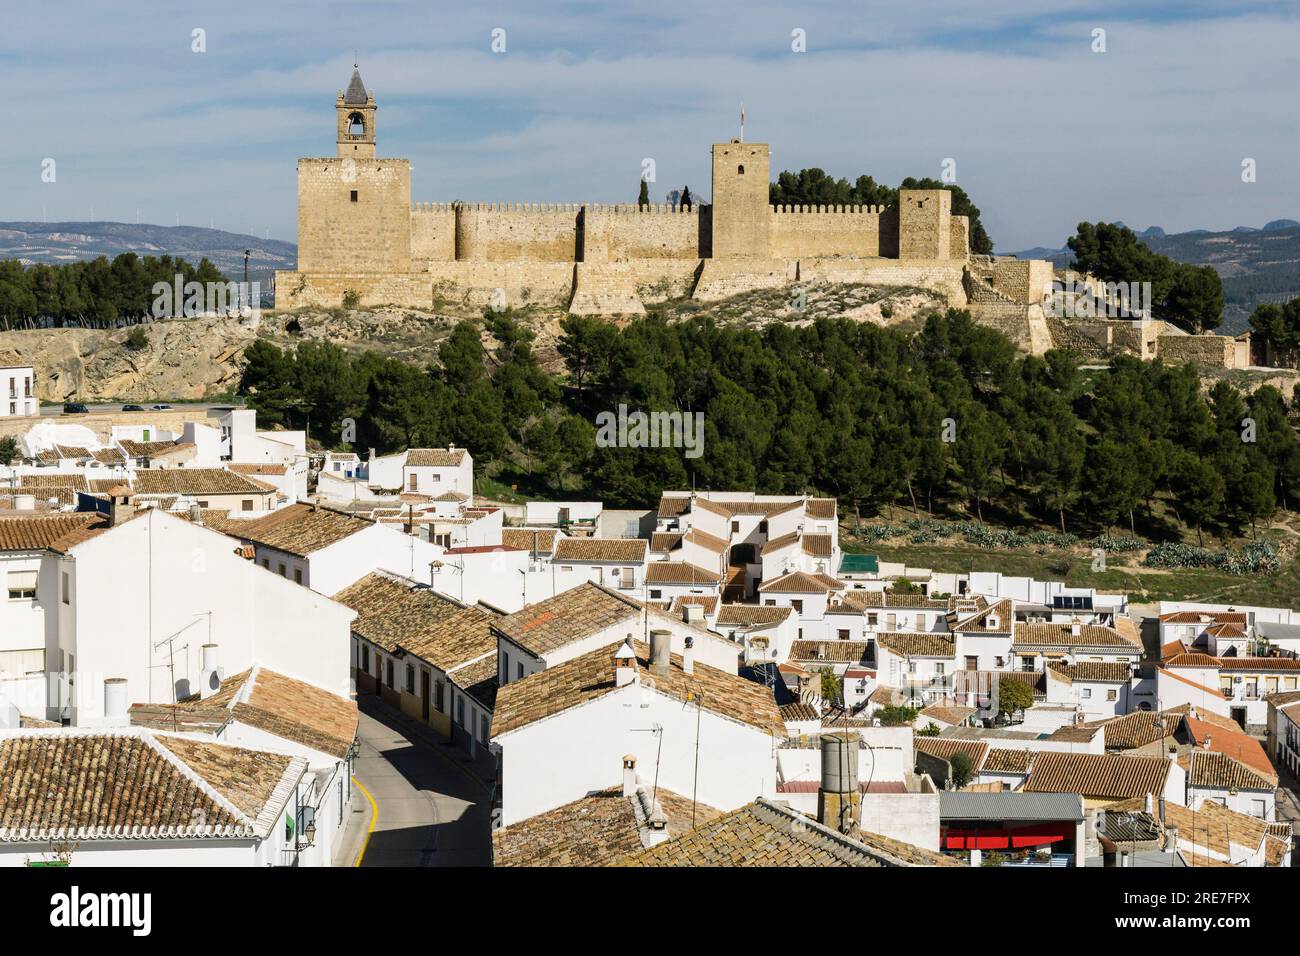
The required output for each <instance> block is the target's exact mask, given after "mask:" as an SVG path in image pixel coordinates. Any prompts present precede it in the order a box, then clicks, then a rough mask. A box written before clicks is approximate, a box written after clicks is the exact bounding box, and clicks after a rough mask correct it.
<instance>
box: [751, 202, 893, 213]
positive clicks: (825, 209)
mask: <svg viewBox="0 0 1300 956" xmlns="http://www.w3.org/2000/svg"><path fill="white" fill-rule="evenodd" d="M888 208H889V207H888V206H867V205H857V204H853V205H847V206H845V205H831V206H790V205H774V206H772V212H773V213H774V214H775V215H778V216H792V215H809V214H814V213H815V214H818V215H823V216H825V215H839V216H880V215H883V214H884V212H885V210H886V209H888Z"/></svg>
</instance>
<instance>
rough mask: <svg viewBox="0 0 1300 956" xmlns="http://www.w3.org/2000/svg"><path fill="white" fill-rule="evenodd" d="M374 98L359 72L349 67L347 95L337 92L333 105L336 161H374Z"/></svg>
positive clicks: (375, 108) (354, 66) (355, 67)
mask: <svg viewBox="0 0 1300 956" xmlns="http://www.w3.org/2000/svg"><path fill="white" fill-rule="evenodd" d="M378 109H379V107H377V106H375V98H374V96H373V95H372V94H370V93H368V92H366V86H365V84H364V83H362V82H361V70H359V69H358V68H357V65H356V64H355V63H354V64H353V65H352V81H351V82H350V83H348V88H347V92H345V93H340V94H339V98H338V100H337V101H336V102H335V104H334V110H335V112H336V113H337V114H338V124H339V139H338V145H339V158H340V159H342V158H345V157H350V158H352V159H374V158H375V111H376V110H378Z"/></svg>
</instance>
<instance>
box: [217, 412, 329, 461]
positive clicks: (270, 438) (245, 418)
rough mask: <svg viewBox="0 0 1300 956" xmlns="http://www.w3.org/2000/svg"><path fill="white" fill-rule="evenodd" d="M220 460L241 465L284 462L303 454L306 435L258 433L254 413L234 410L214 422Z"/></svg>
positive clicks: (284, 432) (289, 432)
mask: <svg viewBox="0 0 1300 956" xmlns="http://www.w3.org/2000/svg"><path fill="white" fill-rule="evenodd" d="M218 427H219V428H220V430H221V449H222V458H224V459H225V460H226V461H235V462H240V463H241V464H255V463H258V462H276V463H280V462H288V461H293V460H295V459H297V458H301V457H305V456H306V454H307V433H306V432H301V431H259V430H258V428H257V412H255V411H254V410H253V409H251V408H234V409H231V410H230V411H229V412H227V413H226V414H224V415H222V416H221V418H220V419H218Z"/></svg>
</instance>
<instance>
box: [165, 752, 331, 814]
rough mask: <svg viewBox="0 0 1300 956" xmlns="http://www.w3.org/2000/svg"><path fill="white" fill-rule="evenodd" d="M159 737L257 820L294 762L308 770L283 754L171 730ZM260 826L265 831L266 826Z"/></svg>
mask: <svg viewBox="0 0 1300 956" xmlns="http://www.w3.org/2000/svg"><path fill="white" fill-rule="evenodd" d="M157 741H158V743H160V744H162V745H163V746H164V747H166V748H167V749H168V750H170V751H171V752H172V753H174V754H175V755H176V756H177V757H179V758H180V759H181V760H183V761H184V762H185V764H186V765H187V766H189V767H190V768H191V769H192V770H193V771H194V772H195V773H197V774H198V775H199V776H200V777H202V778H203V780H204V782H205V783H207V784H208V785H209V786H210V787H212V789H214V790H216V791H217V792H218V793H220V794H221V795H222V796H223V797H225V798H226V799H227V800H229V801H230V802H231V803H233V804H234V805H235V806H236V807H237V808H238V809H239V811H240V812H241V813H243V814H244V815H245V816H246V817H248V818H249V819H250V820H256V819H257V818H258V817H259V816H260V815H261V814H262V811H263V809H264V808H265V807H266V805H267V803H268V802H269V801H270V800H271V798H272V796H273V795H274V794H275V791H276V790H277V788H279V787H280V786H281V783H282V781H283V778H284V776H285V774H286V772H287V771H289V770H290V765H291V764H297V765H298V766H299V767H300V768H301V770H302V771H305V770H306V762H305V761H303V760H295V759H294V758H292V757H286V756H284V755H283V754H274V753H268V752H266V751H262V750H248V749H246V748H244V747H230V746H227V745H225V744H216V743H209V742H207V741H203V740H191V739H189V738H186V737H176V736H172V735H171V734H165V735H164V734H160V735H158V737H157ZM299 775H301V774H299ZM295 783H296V781H295ZM290 792H292V791H290ZM288 795H289V794H285V796H288ZM278 816H279V815H278V814H277V815H276V817H275V818H273V819H274V820H275V822H279V819H278ZM257 829H258V830H259V831H261V832H265V830H264V828H263V827H258V828H257Z"/></svg>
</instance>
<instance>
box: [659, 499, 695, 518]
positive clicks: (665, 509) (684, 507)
mask: <svg viewBox="0 0 1300 956" xmlns="http://www.w3.org/2000/svg"><path fill="white" fill-rule="evenodd" d="M690 507H691V497H690V495H661V496H660V498H659V517H661V518H676V517H677V516H678V515H682V514H685V513H686V512H687V511H689V510H690Z"/></svg>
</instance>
